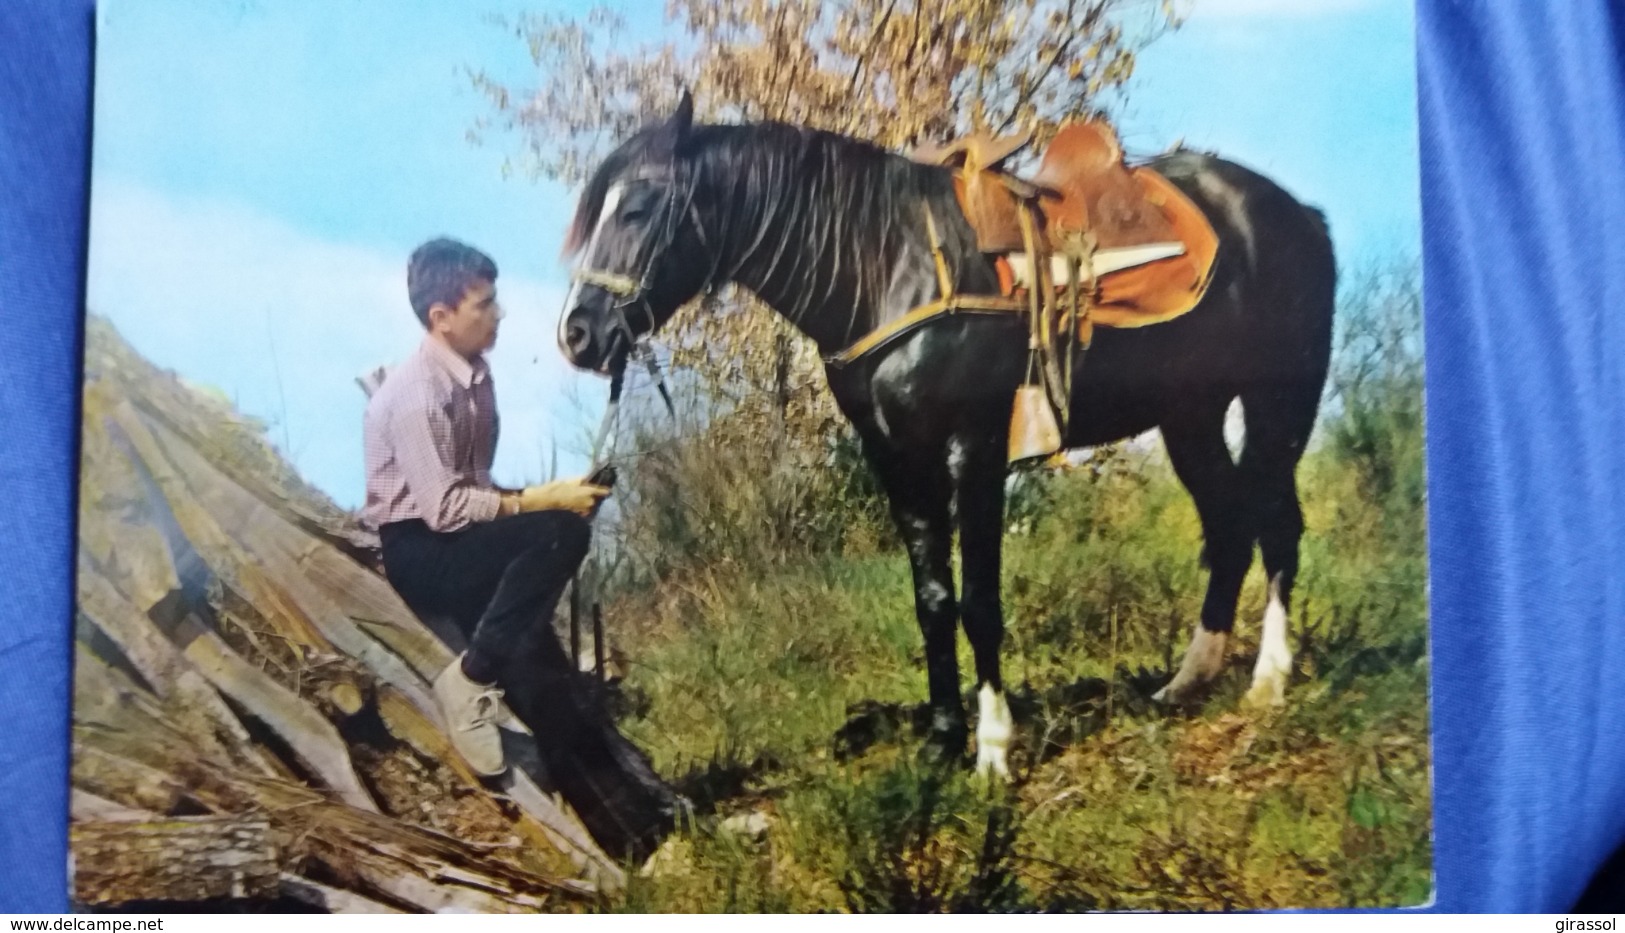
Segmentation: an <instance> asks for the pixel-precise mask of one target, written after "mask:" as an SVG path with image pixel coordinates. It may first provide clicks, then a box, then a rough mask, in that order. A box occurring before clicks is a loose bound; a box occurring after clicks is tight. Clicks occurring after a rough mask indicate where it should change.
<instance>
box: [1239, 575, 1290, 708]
mask: <svg viewBox="0 0 1625 933" xmlns="http://www.w3.org/2000/svg"><path fill="white" fill-rule="evenodd" d="M1286 627H1287V616H1286V606H1285V605H1284V604H1283V603H1282V601H1281V578H1280V576H1279V575H1277V576H1276V577H1275V579H1273V580H1271V581H1270V601H1269V605H1268V606H1267V607H1265V609H1264V626H1263V632H1262V633H1261V634H1260V636H1259V640H1258V663H1257V664H1255V665H1254V666H1253V686H1252V688H1251V689H1249V690H1248V691H1247V696H1246V697H1245V698H1244V700H1243V702H1245V703H1246V704H1247V705H1248V706H1254V707H1262V706H1281V705H1283V704H1285V703H1286V682H1287V679H1288V678H1290V677H1291V676H1292V649H1291V648H1290V647H1288V646H1287V643H1286Z"/></svg>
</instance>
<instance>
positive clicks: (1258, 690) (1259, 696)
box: [1241, 676, 1286, 710]
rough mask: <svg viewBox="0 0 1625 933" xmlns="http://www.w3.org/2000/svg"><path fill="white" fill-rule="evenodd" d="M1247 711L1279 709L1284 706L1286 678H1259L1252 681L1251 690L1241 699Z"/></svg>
mask: <svg viewBox="0 0 1625 933" xmlns="http://www.w3.org/2000/svg"><path fill="white" fill-rule="evenodd" d="M1241 705H1242V706H1243V707H1245V708H1247V709H1256V710H1268V709H1280V708H1281V707H1283V706H1285V705H1286V677H1285V676H1275V677H1261V678H1259V679H1257V680H1254V681H1253V685H1252V688H1251V689H1249V690H1248V691H1247V694H1246V695H1245V696H1243V697H1242V698H1241Z"/></svg>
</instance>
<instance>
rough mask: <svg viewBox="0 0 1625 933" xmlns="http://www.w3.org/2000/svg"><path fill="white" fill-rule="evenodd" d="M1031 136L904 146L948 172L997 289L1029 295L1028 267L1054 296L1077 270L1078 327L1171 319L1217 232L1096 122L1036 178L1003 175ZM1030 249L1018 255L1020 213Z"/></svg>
mask: <svg viewBox="0 0 1625 933" xmlns="http://www.w3.org/2000/svg"><path fill="white" fill-rule="evenodd" d="M1030 141H1031V137H1030V135H1015V136H1004V137H993V136H990V135H987V134H977V135H973V136H969V137H964V138H962V139H958V140H955V141H953V142H951V143H949V144H947V145H943V146H934V147H924V148H921V149H917V150H915V152H914V153H913V154H912V157H913V158H914V159H915V160H916V161H920V162H925V163H927V164H931V165H940V166H945V167H948V168H953V169H955V170H956V171H955V173H954V192H955V194H956V195H957V196H958V198H959V205H960V209H961V210H962V211H963V212H964V214H965V218H966V220H968V221H969V222H970V225H971V228H972V229H973V230H974V231H975V233H976V242H977V246H978V248H979V249H980V250H981V251H982V252H984V253H988V254H991V255H993V256H995V257H997V258H996V260H995V261H996V263H997V265H998V268H999V271H1000V280H1001V291H1003V293H1004V294H1006V295H1015V294H1018V293H1020V292H1022V291H1023V290H1024V289H1025V288H1027V287H1030V285H1031V284H1032V282H1033V280H1034V274H1033V273H1034V271H1035V270H1034V268H1033V267H1034V265H1036V264H1040V263H1042V264H1044V266H1045V268H1043V276H1042V278H1043V279H1044V280H1046V281H1047V282H1049V283H1051V284H1052V286H1053V287H1054V288H1056V289H1057V290H1059V289H1062V288H1064V287H1066V283H1067V282H1068V276H1069V274H1071V273H1070V272H1069V269H1070V268H1074V266H1073V264H1074V263H1075V264H1076V266H1075V268H1077V269H1078V274H1079V276H1080V277H1081V279H1082V281H1081V283H1080V284H1081V285H1082V287H1083V288H1084V291H1085V293H1086V294H1085V298H1086V300H1087V301H1088V303H1089V306H1090V310H1089V315H1088V321H1085V320H1079V321H1078V328H1079V331H1078V334H1077V336H1078V338H1079V339H1080V340H1082V341H1084V342H1087V341H1088V339H1089V338H1088V334H1087V333H1086V332H1085V330H1084V328H1085V327H1086V326H1087V324H1088V322H1090V321H1092V322H1093V323H1094V324H1099V325H1102V326H1106V327H1141V326H1144V325H1147V324H1155V323H1158V322H1160V321H1166V320H1169V319H1171V318H1174V317H1178V316H1179V315H1181V314H1184V313H1185V312H1186V311H1189V310H1190V309H1191V308H1193V307H1195V306H1196V303H1197V302H1198V301H1200V300H1201V298H1202V295H1203V293H1204V292H1205V291H1206V290H1207V285H1208V282H1209V280H1210V278H1211V274H1212V271H1213V259H1214V256H1215V255H1216V254H1217V252H1218V236H1217V235H1216V234H1215V233H1214V232H1213V227H1212V225H1211V224H1209V223H1208V221H1207V218H1206V217H1205V216H1204V215H1203V214H1202V211H1201V209H1200V208H1198V207H1197V206H1196V205H1195V204H1194V203H1192V202H1191V200H1190V199H1189V198H1187V197H1186V196H1185V195H1184V193H1183V192H1181V191H1180V190H1179V189H1178V188H1176V187H1174V185H1173V184H1172V183H1171V182H1169V181H1168V180H1167V179H1166V178H1164V177H1162V176H1161V175H1160V174H1158V173H1157V172H1155V171H1153V170H1152V169H1150V168H1146V167H1144V166H1139V167H1131V166H1129V165H1128V164H1127V163H1126V162H1125V161H1124V157H1123V149H1122V146H1121V144H1120V143H1119V142H1118V139H1117V134H1116V133H1115V132H1114V131H1113V130H1112V128H1111V127H1110V126H1109V125H1108V124H1107V123H1105V122H1104V121H1101V120H1088V121H1081V122H1075V123H1069V124H1067V125H1066V126H1063V127H1062V128H1061V130H1060V132H1059V133H1057V134H1056V136H1055V139H1054V140H1053V141H1052V142H1051V143H1050V144H1049V147H1048V148H1047V149H1046V150H1045V151H1044V156H1043V158H1042V160H1041V161H1040V163H1039V166H1038V170H1037V172H1036V173H1035V174H1034V175H1033V176H1032V177H1031V178H1030V179H1027V178H1021V177H1018V176H1016V175H1014V174H1012V173H1010V172H1007V171H1005V170H1004V169H1003V168H1002V164H1003V163H1004V162H1005V161H1006V160H1007V159H1009V158H1010V157H1011V156H1013V155H1015V154H1016V153H1018V152H1020V151H1021V150H1022V149H1024V148H1026V146H1027V145H1028V144H1029V142H1030ZM1024 212H1025V213H1026V214H1027V215H1028V217H1030V218H1031V222H1032V223H1033V224H1034V227H1035V230H1034V231H1033V235H1034V237H1035V239H1037V240H1038V242H1036V243H1034V244H1033V246H1034V247H1036V248H1035V249H1033V250H1032V254H1031V255H1029V247H1028V243H1027V240H1026V236H1025V235H1024V233H1023V216H1022V215H1023V213H1024Z"/></svg>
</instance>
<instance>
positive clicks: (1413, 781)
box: [611, 453, 1431, 911]
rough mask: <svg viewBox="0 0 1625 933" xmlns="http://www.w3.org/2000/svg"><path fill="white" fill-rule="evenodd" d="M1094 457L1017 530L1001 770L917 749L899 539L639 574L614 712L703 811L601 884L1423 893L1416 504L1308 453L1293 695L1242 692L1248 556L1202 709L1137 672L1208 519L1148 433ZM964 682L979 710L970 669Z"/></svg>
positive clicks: (1349, 896)
mask: <svg viewBox="0 0 1625 933" xmlns="http://www.w3.org/2000/svg"><path fill="white" fill-rule="evenodd" d="M1105 463H1106V466H1105V467H1103V468H1102V469H1099V470H1082V471H1076V472H1074V473H1073V474H1071V475H1068V476H1064V477H1058V478H1055V479H1052V480H1049V481H1047V482H1045V483H1043V484H1042V488H1041V489H1040V490H1039V491H1038V492H1037V493H1035V494H1036V495H1039V496H1041V497H1042V499H1043V502H1042V507H1041V508H1040V509H1038V510H1037V513H1036V514H1039V515H1042V516H1043V517H1041V518H1039V519H1038V520H1036V521H1035V522H1033V523H1032V524H1030V526H1029V527H1027V528H1026V529H1025V530H1024V531H1023V532H1022V533H1020V534H1013V535H1010V536H1008V537H1007V539H1006V555H1007V556H1006V565H1005V573H1004V580H1005V607H1006V613H1007V627H1008V638H1007V640H1006V645H1005V652H1004V665H1005V666H1004V669H1005V672H1006V679H1007V682H1008V684H1009V686H1010V689H1011V693H1012V697H1013V698H1014V699H1015V704H1014V705H1015V708H1016V714H1017V722H1018V729H1019V737H1018V740H1019V742H1020V743H1021V748H1020V749H1019V750H1018V751H1017V752H1016V754H1015V756H1014V760H1013V762H1012V764H1013V767H1014V770H1015V772H1016V775H1015V781H1014V782H1013V784H1012V785H1011V786H1010V787H1008V788H997V787H994V788H989V787H987V786H986V785H984V784H982V783H981V782H980V781H978V780H976V779H975V778H974V777H973V776H970V775H968V774H965V773H962V772H953V773H947V774H941V773H938V772H934V771H930V770H922V769H921V768H920V767H918V766H917V765H916V764H915V755H916V752H917V751H918V749H919V746H920V744H921V738H920V736H919V735H918V734H917V733H916V731H915V729H914V728H913V726H912V721H911V712H912V711H913V710H914V709H915V708H916V707H917V706H918V705H919V704H920V702H921V701H922V700H923V698H924V697H925V695H926V685H925V674H924V669H923V663H922V656H921V641H920V635H919V632H918V629H917V627H916V623H915V620H914V614H913V606H912V598H911V595H910V594H911V588H910V583H909V577H908V570H907V564H906V561H905V560H904V558H903V556H902V554H901V553H900V552H897V551H886V550H882V551H879V552H877V553H863V554H856V555H846V556H842V555H838V554H837V555H825V556H821V557H817V558H809V559H808V560H807V561H805V562H802V563H794V562H785V561H782V560H778V561H774V562H764V563H763V564H762V565H761V566H757V567H744V566H734V567H730V568H729V569H728V570H726V571H721V570H695V571H691V572H690V573H688V574H686V575H682V574H674V575H671V576H668V577H667V578H666V579H665V580H664V581H662V582H661V583H660V584H659V585H657V586H654V587H651V588H647V589H645V590H643V591H641V592H640V593H637V594H635V595H630V596H626V597H623V598H622V600H621V601H620V602H618V603H617V604H616V605H615V606H614V607H613V608H612V612H611V618H612V619H614V620H615V626H616V630H617V631H621V632H625V633H627V634H626V635H625V636H624V640H629V641H630V644H629V647H630V649H631V650H629V651H628V654H629V655H631V656H632V657H633V661H632V665H631V668H630V672H629V674H628V677H627V680H626V683H625V685H624V686H625V690H626V691H627V693H628V695H629V697H630V698H631V700H632V702H631V703H629V704H628V705H629V708H630V709H632V710H633V711H634V712H632V713H630V714H629V715H627V716H626V717H625V718H624V720H623V723H622V724H623V726H624V727H625V728H626V730H627V731H628V733H629V734H630V735H631V736H632V737H633V739H634V740H635V741H637V742H638V743H639V744H640V745H641V746H642V747H643V748H645V749H646V750H648V751H649V753H650V754H651V755H652V756H653V758H654V760H655V763H656V766H657V768H658V769H659V770H660V771H661V773H662V774H664V775H666V776H667V777H668V778H670V779H672V780H674V781H676V782H677V783H678V784H679V785H680V786H682V787H684V788H685V789H687V790H688V791H689V792H690V793H691V794H693V795H694V796H695V798H696V799H697V800H698V802H699V803H700V805H701V809H702V811H703V812H704V813H705V815H704V816H702V818H701V819H700V820H699V821H697V823H696V825H695V826H693V827H690V828H689V829H688V830H687V831H685V832H683V833H682V834H680V835H679V837H678V838H677V839H675V840H674V841H673V842H672V843H670V844H669V845H668V847H667V849H666V850H665V851H664V852H663V853H662V854H661V855H660V856H658V857H657V860H656V862H657V867H656V868H655V869H654V870H653V871H652V872H651V873H650V876H649V877H646V878H640V879H639V881H638V882H637V883H636V884H635V885H634V886H633V888H632V890H631V891H630V892H629V894H628V895H627V897H626V898H625V900H624V901H623V902H618V903H616V904H615V905H611V906H613V907H616V908H620V909H629V910H659V911H724V910H766V911H814V910H911V911H914V910H927V911H930V910H973V909H985V910H1050V909H1058V910H1066V909H1089V908H1099V909H1160V910H1169V909H1195V910H1219V909H1248V908H1267V907H1307V906H1349V905H1391V904H1408V903H1409V904H1413V903H1419V902H1421V901H1424V900H1426V898H1427V896H1428V893H1429V891H1430V889H1431V872H1430V865H1431V848H1430V825H1431V824H1430V818H1429V812H1430V802H1429V787H1428V779H1427V775H1428V744H1427V719H1426V711H1427V670H1426V663H1425V631H1426V625H1425V594H1424V589H1423V581H1424V580H1425V574H1424V573H1423V565H1422V563H1421V561H1422V553H1423V552H1422V544H1421V541H1422V536H1421V534H1420V528H1419V523H1420V510H1419V509H1415V510H1412V511H1413V513H1414V514H1412V515H1411V516H1409V519H1408V521H1407V520H1404V518H1403V517H1402V518H1401V519H1395V518H1394V516H1393V515H1392V514H1388V515H1381V514H1379V515H1376V516H1374V517H1373V515H1372V514H1371V513H1372V512H1374V511H1376V510H1375V509H1372V508H1370V507H1369V506H1367V507H1365V508H1363V509H1362V508H1358V507H1354V506H1351V505H1350V503H1360V502H1361V501H1363V500H1362V496H1361V495H1360V488H1359V485H1358V477H1357V476H1356V475H1354V473H1352V472H1351V471H1350V470H1349V469H1346V468H1343V467H1342V466H1340V464H1339V463H1337V462H1334V461H1332V460H1331V459H1330V456H1329V455H1326V456H1321V457H1320V458H1319V459H1315V458H1311V461H1310V462H1307V463H1306V464H1305V467H1304V474H1303V475H1304V476H1305V477H1306V479H1307V480H1308V481H1309V482H1306V484H1305V485H1306V496H1305V498H1306V504H1305V511H1306V514H1307V516H1308V520H1309V523H1310V533H1309V535H1308V537H1306V540H1305V549H1304V553H1305V566H1304V572H1303V575H1302V581H1301V586H1300V590H1299V600H1298V610H1297V611H1295V612H1294V618H1293V626H1294V636H1295V639H1297V640H1300V641H1301V643H1300V644H1298V648H1299V650H1298V671H1297V673H1296V677H1295V680H1294V682H1293V684H1292V685H1291V687H1290V688H1289V695H1288V704H1287V706H1286V707H1285V708H1284V709H1282V710H1279V711H1269V712H1262V713H1244V712H1242V711H1241V704H1240V699H1241V695H1242V693H1243V692H1244V691H1245V690H1246V688H1247V686H1248V681H1249V675H1250V661H1251V655H1252V653H1253V651H1255V650H1256V637H1257V620H1258V619H1259V618H1260V616H1261V615H1262V611H1263V600H1264V595H1263V586H1262V580H1261V576H1262V574H1261V572H1260V571H1258V570H1257V569H1255V571H1254V574H1253V576H1252V578H1250V579H1249V581H1248V584H1247V587H1246V590H1245V591H1244V594H1243V600H1242V611H1241V613H1240V615H1239V618H1238V625H1237V638H1236V639H1234V640H1233V642H1232V649H1231V663H1230V666H1229V668H1228V669H1227V670H1226V671H1225V673H1224V674H1223V675H1222V676H1221V677H1220V678H1219V680H1218V682H1217V683H1216V684H1215V685H1214V688H1213V690H1212V691H1211V693H1210V694H1209V696H1208V697H1207V699H1206V700H1205V702H1204V703H1203V704H1201V705H1200V706H1199V707H1198V708H1195V709H1190V710H1184V711H1180V712H1177V713H1170V712H1168V711H1165V710H1162V709H1159V708H1156V707H1154V706H1152V705H1151V704H1150V703H1149V702H1148V701H1147V699H1146V694H1147V692H1148V691H1149V689H1151V686H1152V684H1153V680H1152V679H1151V678H1150V677H1147V676H1143V675H1142V672H1143V671H1150V672H1158V671H1162V670H1164V669H1165V667H1166V664H1167V663H1168V660H1169V659H1170V658H1171V657H1174V658H1176V657H1177V655H1176V654H1175V653H1174V651H1175V649H1176V648H1179V649H1182V648H1183V644H1184V641H1185V639H1186V638H1187V637H1188V630H1189V628H1190V627H1191V625H1192V624H1193V621H1194V619H1195V618H1196V613H1197V610H1198V607H1199V605H1200V599H1201V594H1202V587H1203V585H1204V584H1205V573H1204V572H1203V571H1202V570H1201V568H1200V567H1199V566H1198V562H1197V552H1198V542H1199V531H1198V526H1197V523H1196V518H1195V515H1194V511H1193V510H1192V509H1191V507H1190V504H1189V500H1188V498H1187V497H1186V496H1185V495H1184V493H1183V491H1182V490H1181V489H1180V488H1179V487H1178V485H1177V484H1176V483H1175V482H1174V480H1173V478H1172V477H1171V475H1169V474H1168V472H1167V469H1166V466H1165V465H1162V464H1161V462H1160V461H1159V460H1158V459H1157V458H1155V457H1152V458H1140V457H1138V455H1132V454H1121V453H1119V454H1118V455H1115V456H1114V457H1110V458H1107V460H1106V461H1105ZM1311 484H1313V485H1312V488H1310V487H1311ZM1395 508H1399V507H1395ZM1014 510H1015V506H1014V504H1013V511H1014ZM1390 511H1392V510H1390ZM1305 632H1307V634H1305ZM1170 633H1172V639H1173V641H1172V642H1170ZM961 643H962V644H961V667H962V669H963V670H965V671H967V672H968V671H969V670H970V669H971V667H970V659H969V653H968V649H965V648H964V646H963V639H961ZM964 686H965V690H966V693H967V697H966V699H967V708H969V709H970V710H972V711H973V712H974V704H971V703H969V700H970V697H969V695H968V694H969V692H970V690H971V688H972V683H971V679H970V677H969V675H968V673H967V674H966V675H965V676H964ZM752 811H754V812H761V813H765V814H767V815H768V816H769V817H770V819H771V828H770V829H769V831H768V833H767V835H766V837H765V838H764V839H761V840H748V839H744V838H741V837H739V836H737V835H736V834H733V833H729V832H725V831H721V830H719V829H718V824H719V823H720V822H721V821H722V820H723V819H724V818H726V817H728V816H730V815H733V814H736V813H743V812H752Z"/></svg>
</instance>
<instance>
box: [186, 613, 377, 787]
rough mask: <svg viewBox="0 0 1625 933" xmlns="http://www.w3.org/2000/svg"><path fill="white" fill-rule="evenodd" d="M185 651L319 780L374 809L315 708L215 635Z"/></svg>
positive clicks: (207, 634) (329, 726)
mask: <svg viewBox="0 0 1625 933" xmlns="http://www.w3.org/2000/svg"><path fill="white" fill-rule="evenodd" d="M185 653H186V657H187V658H188V659H189V660H191V662H192V663H193V664H194V665H195V666H196V667H197V669H198V671H199V672H201V673H202V674H203V676H204V677H207V678H208V679H209V682H210V683H213V684H214V685H215V687H217V688H218V689H219V690H220V691H221V692H222V693H224V694H225V695H227V696H229V697H231V698H232V699H233V700H235V701H237V703H238V704H240V705H241V706H242V707H243V708H244V709H246V710H248V712H249V713H250V714H252V715H253V716H254V717H255V718H256V719H258V720H259V721H260V722H262V723H264V724H265V726H266V727H267V728H269V729H270V730H271V731H273V732H275V733H276V735H277V737H278V738H280V739H282V741H284V742H286V743H287V745H288V747H289V748H290V749H292V751H293V754H294V755H295V756H297V757H298V759H299V762H300V764H301V765H303V766H304V767H305V769H306V770H308V771H309V772H310V773H311V774H313V775H314V776H315V777H316V779H317V780H319V781H321V782H322V783H324V784H326V785H327V786H328V787H330V788H332V789H333V791H334V792H335V793H337V794H338V795H339V797H340V798H342V799H343V800H344V801H345V802H346V803H349V804H350V805H351V806H354V807H359V808H361V809H363V810H371V811H374V812H376V811H377V810H378V805H377V804H376V803H374V802H373V799H372V795H371V794H369V793H367V789H366V788H365V787H363V786H361V781H360V780H359V779H358V778H357V777H356V774H355V767H354V765H352V764H351V762H350V752H349V748H348V747H347V746H346V745H345V744H344V740H343V739H342V738H340V737H339V733H338V730H337V729H335V728H333V724H332V723H330V722H328V721H327V720H326V719H324V718H323V717H322V715H321V714H320V713H318V712H317V711H316V710H315V709H314V708H312V707H311V706H310V705H309V704H307V703H306V702H305V701H303V700H301V699H300V698H299V697H298V696H296V695H294V694H293V693H292V692H291V691H289V690H288V689H287V688H285V687H283V686H282V685H281V684H279V683H277V682H276V681H274V680H272V679H271V678H270V676H269V675H267V674H266V673H265V672H264V671H261V670H260V669H259V668H257V667H255V666H253V665H252V664H249V663H248V662H247V661H244V660H243V659H242V658H240V657H238V656H237V654H236V653H235V652H233V651H232V650H231V647H230V646H229V645H227V644H226V643H225V642H224V641H222V640H221V638H220V636H218V635H215V634H214V633H213V632H205V633H203V634H201V635H199V636H198V637H197V638H194V639H192V641H191V643H190V644H188V645H187V646H186V652H185Z"/></svg>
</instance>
